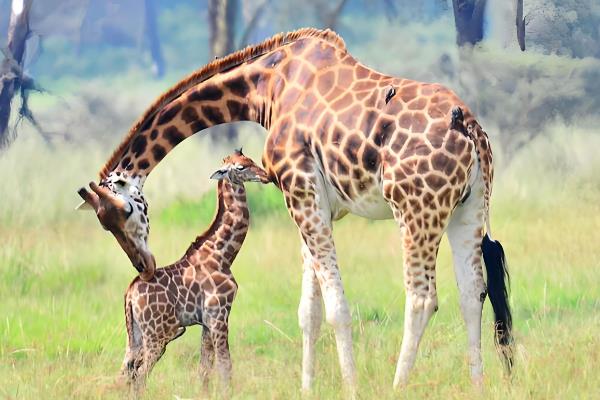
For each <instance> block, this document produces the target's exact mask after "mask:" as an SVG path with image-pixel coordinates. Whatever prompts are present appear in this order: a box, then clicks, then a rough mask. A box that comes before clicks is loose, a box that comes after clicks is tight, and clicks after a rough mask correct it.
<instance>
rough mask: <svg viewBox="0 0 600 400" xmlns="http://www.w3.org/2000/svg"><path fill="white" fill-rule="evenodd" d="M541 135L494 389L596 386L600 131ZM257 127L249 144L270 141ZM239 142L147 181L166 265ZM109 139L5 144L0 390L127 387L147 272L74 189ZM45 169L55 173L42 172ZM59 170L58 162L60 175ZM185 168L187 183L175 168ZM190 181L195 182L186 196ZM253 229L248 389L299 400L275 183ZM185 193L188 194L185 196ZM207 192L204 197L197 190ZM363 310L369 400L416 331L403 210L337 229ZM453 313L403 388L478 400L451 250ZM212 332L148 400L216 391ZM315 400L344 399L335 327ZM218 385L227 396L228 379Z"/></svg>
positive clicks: (512, 246)
mask: <svg viewBox="0 0 600 400" xmlns="http://www.w3.org/2000/svg"><path fill="white" fill-rule="evenodd" d="M568 129H569V128H568V127H565V126H558V127H556V129H555V132H554V134H552V132H551V133H550V134H549V137H545V138H538V139H537V140H536V141H535V142H534V143H532V144H531V145H530V146H529V147H528V148H525V149H523V150H522V151H521V152H519V153H518V155H517V156H515V157H514V158H512V161H511V162H510V163H508V164H506V165H504V166H503V167H501V168H500V169H501V171H500V172H499V173H498V174H497V178H496V186H495V189H494V198H493V203H492V227H493V230H494V235H495V236H496V237H497V238H499V239H501V240H502V243H503V245H504V248H505V250H506V253H507V256H508V260H509V264H510V273H511V277H512V294H511V300H512V305H513V307H514V321H515V336H516V343H517V355H516V368H515V371H514V377H513V379H512V381H511V382H508V381H507V380H506V379H504V378H503V374H502V368H501V363H500V361H499V360H498V358H497V355H496V353H495V351H494V346H493V340H492V323H493V322H492V312H491V306H490V305H489V302H487V301H486V305H485V307H484V326H483V355H484V365H485V374H486V383H485V389H484V391H483V397H484V398H492V399H496V398H498V399H500V398H502V399H506V398H535V399H541V398H543V399H548V398H556V399H558V398H560V399H564V398H597V396H598V393H599V381H598V368H599V367H600V361H598V360H599V359H600V339H599V336H598V331H599V329H600V313H599V311H600V300H599V297H600V296H599V295H600V268H599V264H600V249H599V247H598V243H599V240H600V236H599V235H600V234H599V231H598V227H599V226H600V202H599V201H598V200H599V199H600V179H599V178H598V174H599V173H600V163H599V162H598V161H599V160H598V158H597V157H596V150H595V149H597V148H598V146H599V145H600V142H599V141H598V138H597V136H596V135H595V134H593V128H592V127H590V128H589V129H585V128H581V129H579V130H577V131H572V132H570V133H569V136H568V139H565V135H563V134H561V133H562V132H563V131H564V130H568ZM258 137H259V135H249V136H248V137H247V138H246V139H245V140H244V141H245V142H250V145H249V146H247V149H248V150H247V152H248V153H249V154H251V155H253V156H254V157H258V156H259V155H260V143H261V141H260V140H259V139H258ZM229 151H230V149H229V146H223V145H216V144H214V143H213V142H212V141H211V139H210V138H209V137H203V138H200V139H196V138H195V139H192V140H190V141H189V143H188V142H186V143H185V144H183V145H182V146H181V148H178V149H177V150H176V151H174V154H173V155H170V156H169V157H168V158H167V161H165V163H164V165H163V166H161V167H160V168H158V169H157V170H156V172H155V173H154V174H153V175H152V177H151V178H150V179H149V181H148V183H147V184H146V187H147V196H148V198H149V201H150V204H151V205H152V207H151V210H150V212H151V221H152V230H151V242H150V244H151V248H152V249H153V251H154V252H155V255H156V257H157V260H158V262H159V264H166V263H168V262H171V261H173V260H175V259H177V258H178V257H179V256H180V255H181V254H182V253H183V251H184V250H185V248H186V247H187V245H188V244H189V242H191V241H192V239H193V238H194V237H195V235H197V234H198V233H200V232H201V231H202V230H203V229H204V228H205V227H206V225H207V223H208V221H209V220H210V218H211V217H212V213H213V211H214V203H213V201H214V193H213V190H214V182H212V181H209V180H208V176H209V174H210V173H211V172H212V170H214V169H215V168H217V167H218V165H219V160H220V157H222V156H224V155H226V154H227V153H228V152H229ZM103 157H105V152H103V151H99V150H97V149H94V148H93V147H92V146H89V147H87V148H83V149H82V148H81V147H77V148H75V147H69V146H68V145H67V146H65V147H63V148H61V149H58V150H50V149H47V148H46V147H44V146H42V145H41V144H40V143H37V141H36V140H35V139H32V138H31V136H29V138H28V139H21V140H18V141H17V142H16V143H15V144H14V146H13V148H11V150H10V152H8V153H7V154H5V155H4V156H3V157H2V158H0V180H1V181H2V185H1V186H0V199H1V203H0V204H1V208H0V222H1V223H0V243H2V245H1V246H0V294H1V296H0V299H1V301H0V316H1V318H0V397H3V398H14V399H37V398H49V399H50V398H52V399H55V398H102V399H105V398H109V399H110V398H122V397H123V396H124V394H125V391H124V389H123V387H122V386H119V385H117V384H115V377H116V375H117V373H118V370H119V367H120V363H121V360H122V357H123V354H124V344H125V328H124V319H123V293H124V290H125V288H126V287H127V285H128V283H129V281H130V280H131V279H132V278H133V276H134V275H135V271H134V270H133V268H132V267H131V266H130V264H129V262H128V260H127V258H126V257H125V256H124V254H123V253H122V252H121V251H120V249H119V248H118V247H117V244H116V242H115V240H114V239H113V238H112V236H110V235H109V234H108V233H106V232H104V231H103V230H102V229H101V228H100V226H99V224H98V222H97V220H96V218H95V217H94V216H93V215H92V214H91V213H83V212H75V211H74V210H73V207H74V206H75V205H76V204H77V203H78V202H79V199H78V198H77V195H76V193H75V190H76V189H77V188H78V185H83V184H84V183H86V182H87V181H89V180H90V179H91V178H92V177H93V176H95V172H96V169H97V168H98V166H99V165H101V164H102V161H103ZM42 171H44V173H42ZM48 171H52V173H49V172H48ZM175 176H177V177H178V178H177V181H174V177H175ZM177 182H186V184H185V185H184V186H186V187H188V190H189V191H191V192H192V193H193V192H194V191H197V192H198V193H201V192H203V191H208V192H207V193H208V194H207V195H205V196H204V197H201V196H200V195H197V196H196V197H194V196H185V195H182V194H181V193H179V192H175V188H176V186H177ZM250 190H251V204H250V207H251V218H252V221H251V229H250V232H249V234H248V237H247V239H246V242H245V244H244V246H243V248H242V250H241V252H240V254H239V257H238V258H237V260H236V263H235V265H234V273H235V276H236V279H237V280H238V283H239V285H240V290H239V294H238V297H237V298H236V301H235V303H234V307H233V313H232V316H231V336H230V344H231V351H232V357H233V361H234V380H233V393H234V396H233V397H234V398H244V399H245V398H257V399H263V398H273V399H281V398H299V397H300V391H299V384H300V365H301V343H302V340H301V332H300V330H299V328H298V327H297V318H296V309H297V304H298V300H299V295H300V281H301V259H300V255H299V238H298V235H297V233H296V229H295V227H294V226H293V223H292V222H291V220H289V219H288V218H287V216H286V215H285V209H284V205H283V201H282V199H281V198H280V194H279V192H278V191H277V189H275V188H274V187H268V188H259V187H258V186H255V187H251V188H250ZM174 193H177V194H174ZM199 199H200V200H199ZM335 239H336V241H337V248H338V254H339V260H340V265H341V268H342V277H343V280H344V284H345V288H346V293H347V297H348V299H349V302H350V304H351V308H352V316H353V335H354V350H355V356H356V361H357V367H358V374H359V383H360V387H359V393H360V395H361V398H393V397H398V393H394V392H393V391H392V390H391V383H392V378H393V373H394V368H395V362H396V358H397V355H398V352H399V349H400V341H401V338H402V332H403V324H402V321H403V303H404V293H403V287H402V272H401V271H402V269H401V263H402V261H401V259H402V254H401V250H400V240H399V233H398V230H397V229H396V226H395V224H394V223H393V222H392V221H380V222H371V221H367V220H364V219H360V218H356V217H347V218H345V219H344V220H342V221H340V222H338V223H337V224H336V225H335ZM437 273H438V280H437V282H438V292H439V303H440V309H439V311H438V313H437V314H435V316H434V317H433V319H432V321H431V323H430V325H429V327H428V329H427V331H426V334H425V336H424V339H423V341H422V345H421V348H420V351H419V356H418V359H417V363H416V366H415V369H414V374H413V375H412V378H411V380H410V385H409V386H408V387H407V388H406V390H405V391H404V392H402V393H401V394H400V396H401V397H406V398H426V397H427V398H431V397H432V396H433V397H434V398H471V397H477V396H478V393H477V392H475V391H474V390H473V389H472V388H471V386H470V380H469V374H468V365H467V360H466V354H465V349H466V334H465V329H464V326H463V322H462V319H461V315H460V312H459V307H458V296H457V289H456V284H455V281H454V276H453V271H452V265H451V258H450V252H449V247H448V244H447V242H446V240H445V239H444V241H443V243H442V248H441V250H440V254H439V259H438V266H437ZM200 333H201V332H200V329H199V328H198V327H194V328H191V329H189V330H188V332H187V333H186V334H185V335H184V336H183V337H182V338H181V339H178V340H177V341H175V342H173V343H172V344H170V345H169V346H168V349H167V352H166V354H165V356H164V357H163V359H162V360H161V361H160V362H159V363H158V365H157V367H156V368H155V370H154V372H153V374H152V375H151V378H150V380H149V385H148V390H147V394H148V398H175V396H178V397H182V398H190V397H201V396H203V394H202V392H201V390H200V385H199V381H198V379H197V364H198V360H199V344H200ZM318 353H319V354H318V364H317V371H318V372H317V374H318V381H317V386H316V391H315V397H316V398H336V397H338V396H339V393H340V376H339V368H338V362H337V355H336V350H335V340H334V336H333V332H332V330H331V328H330V327H328V326H326V325H325V324H324V326H323V329H322V333H321V337H320V339H319V341H318ZM214 390H215V389H214V388H213V392H212V396H213V397H214V398H219V397H220V396H219V393H218V392H216V391H214Z"/></svg>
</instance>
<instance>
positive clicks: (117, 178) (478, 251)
mask: <svg viewBox="0 0 600 400" xmlns="http://www.w3.org/2000/svg"><path fill="white" fill-rule="evenodd" d="M242 120H245V121H254V122H257V123H259V124H260V125H262V126H263V127H264V128H265V129H266V130H267V131H268V135H267V140H266V145H265V149H264V155H263V165H264V167H265V169H266V170H267V171H268V173H269V176H270V178H271V179H272V180H273V182H275V183H276V184H277V185H278V186H279V188H280V189H281V190H282V192H283V194H284V197H285V201H286V204H287V207H288V210H289V213H290V215H291V217H292V218H293V220H294V221H295V223H296V225H297V226H298V229H299V231H300V235H301V238H302V241H303V244H302V256H303V259H304V273H303V279H302V296H301V300H300V306H299V309H298V315H299V322H300V327H301V329H302V331H303V360H302V388H303V389H309V388H310V387H311V385H312V382H313V380H314V358H315V342H316V340H317V337H318V333H319V329H320V325H321V320H322V306H321V298H322V299H323V301H324V304H325V315H326V320H327V321H328V322H329V323H330V324H331V325H332V326H333V328H334V330H335V336H336V342H337V348H338V355H339V361H340V365H341V371H342V377H343V379H344V380H345V382H346V383H347V385H348V386H349V387H351V388H352V387H354V385H355V366H354V361H353V355H352V337H351V316H350V310H349V308H348V304H347V302H346V299H345V297H344V290H343V287H342V282H341V278H340V272H339V269H338V265H337V256H336V250H335V246H334V242H333V235H332V221H333V220H336V219H339V218H341V217H343V216H344V215H345V214H346V213H348V212H352V213H354V214H357V215H361V216H363V217H367V218H371V219H386V218H394V219H395V220H396V222H397V223H398V225H399V226H400V227H401V230H402V232H403V251H404V283H405V289H406V307H405V315H404V319H405V320H404V337H403V340H402V349H401V352H400V357H399V359H398V365H397V368H396V374H395V378H394V386H398V385H399V384H404V383H406V381H407V379H408V374H409V371H410V369H411V368H412V366H413V364H414V360H415V356H416V352H417V347H418V345H419V341H420V339H421V336H422V334H423V332H424V330H425V327H426V325H427V323H428V321H429V319H430V317H431V315H432V314H433V312H434V311H435V310H436V309H437V295H436V284H435V263H436V256H437V251H438V247H439V243H440V240H441V238H442V235H443V233H444V232H445V231H446V232H447V233H448V237H449V240H450V245H451V247H452V252H453V257H454V264H455V272H456V278H457V282H458V288H459V291H460V305H461V310H462V313H463V317H464V319H465V322H466V326H467V332H468V346H469V364H470V368H471V376H472V379H473V381H474V382H481V379H482V374H483V367H482V361H481V353H480V348H481V311H482V304H483V302H484V300H485V297H486V284H485V282H484V277H483V271H482V266H481V256H482V253H483V258H484V261H485V264H486V269H487V277H488V279H487V290H489V294H490V299H491V302H492V306H493V308H494V312H495V320H496V328H495V332H496V341H497V344H498V345H499V348H500V350H501V353H502V354H503V356H504V360H505V364H506V366H507V367H508V368H509V369H510V367H511V365H512V356H511V342H512V339H511V314H510V309H509V307H508V299H507V293H506V283H505V279H506V270H505V267H504V253H503V250H502V247H501V246H500V244H499V243H498V242H496V241H493V240H492V239H491V237H490V236H491V235H490V226H489V225H490V224H489V200H490V193H491V188H492V176H493V170H492V153H491V149H490V144H489V141H488V138H487V135H486V134H485V132H484V131H483V130H482V129H481V127H480V126H479V124H478V123H477V122H476V121H475V119H474V117H473V115H472V114H471V112H470V111H469V110H468V108H467V107H466V106H465V105H464V104H463V103H462V102H461V100H460V99H459V98H458V97H457V96H456V95H455V94H454V93H453V92H451V91H450V90H448V89H446V88H444V87H443V86H440V85H437V84H429V83H421V82H415V81H411V80H408V79H398V78H394V77H390V76H386V75H383V74H380V73H378V72H376V71H373V70H372V69H369V68H368V67H366V66H364V65H363V64H361V63H359V62H358V61H356V59H354V58H353V57H352V56H351V55H350V54H349V53H348V51H347V50H346V47H345V45H344V42H343V40H342V39H341V38H340V37H339V36H337V35H336V34H335V33H333V32H331V31H329V30H325V31H321V30H316V29H309V28H307V29H301V30H298V31H295V32H291V33H287V34H279V35H276V36H274V37H272V38H270V39H268V40H266V41H264V42H263V43H260V44H258V45H256V46H252V47H248V48H246V49H244V50H241V51H239V52H236V53H233V54H231V55H229V56H226V57H224V58H221V59H218V60H215V61H213V62H211V63H210V64H208V65H206V66H205V67H203V68H201V69H200V70H198V71H197V72H195V73H193V74H192V75H190V76H188V77H187V78H185V79H183V80H182V81H180V82H179V83H177V84H176V85H175V86H174V87H173V88H171V89H170V90H168V91H167V92H166V93H165V94H163V95H162V96H161V97H160V98H158V99H157V100H156V101H155V102H154V103H153V104H152V105H151V106H150V108H149V109H148V110H147V111H146V112H145V113H144V114H143V115H142V117H141V118H140V119H139V120H138V121H137V122H136V123H135V125H134V126H133V127H132V128H131V130H130V131H129V134H128V135H127V136H126V138H125V140H124V141H123V142H122V143H121V144H120V145H119V147H118V148H117V149H116V151H115V152H114V154H113V155H112V157H111V158H110V159H109V160H108V162H107V163H106V165H105V166H104V168H103V169H102V170H101V171H100V187H98V186H97V185H96V184H93V183H92V184H90V185H91V187H92V189H93V190H94V192H95V193H96V195H97V196H96V201H97V202H99V207H98V208H97V209H98V212H97V215H98V218H99V220H100V222H101V223H102V225H103V226H104V227H105V228H106V229H108V230H110V231H111V232H112V233H113V234H114V235H115V237H116V238H117V240H118V241H119V244H120V245H121V246H122V247H123V249H124V251H125V252H126V253H127V255H128V256H129V257H130V259H131V261H132V263H133V264H134V266H135V267H136V268H138V270H140V271H141V272H142V278H144V276H149V275H151V274H152V272H153V270H154V268H155V262H154V257H153V256H152V254H151V252H150V251H149V249H148V246H147V236H148V231H149V228H148V219H147V215H146V211H147V207H146V203H145V200H144V198H143V194H142V186H143V184H144V181H145V179H146V177H147V176H148V174H149V173H150V172H151V171H152V169H153V168H154V167H155V166H156V165H157V164H158V163H159V162H160V161H161V160H162V159H163V158H164V157H165V155H166V154H167V153H168V152H169V151H170V150H171V149H173V148H174V147H175V146H176V145H177V144H179V143H180V142H181V141H182V140H184V139H185V138H187V137H189V136H191V135H193V134H195V133H197V132H200V131H203V130H204V129H206V128H208V127H211V126H214V125H218V124H222V123H226V122H232V121H242ZM484 225H486V229H487V235H486V236H485V237H484V236H483V230H484Z"/></svg>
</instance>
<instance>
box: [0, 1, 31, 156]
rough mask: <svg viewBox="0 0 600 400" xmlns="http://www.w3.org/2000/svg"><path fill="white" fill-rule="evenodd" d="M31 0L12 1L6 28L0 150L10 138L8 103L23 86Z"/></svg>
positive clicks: (0, 89)
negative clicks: (6, 39) (6, 42)
mask: <svg viewBox="0 0 600 400" xmlns="http://www.w3.org/2000/svg"><path fill="white" fill-rule="evenodd" d="M32 2H33V0H13V1H12V7H11V14H10V23H9V26H8V44H7V48H6V50H5V54H4V60H3V61H2V65H1V66H0V149H1V148H3V147H5V146H7V145H8V143H9V141H10V139H11V138H10V137H9V134H8V122H9V119H10V103H11V100H12V98H13V96H14V95H15V93H17V92H18V91H19V89H20V88H21V85H22V84H23V69H22V68H23V55H24V54H25V42H26V41H27V38H28V37H29V33H30V31H29V10H30V9H31V3H32Z"/></svg>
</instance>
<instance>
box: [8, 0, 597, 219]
mask: <svg viewBox="0 0 600 400" xmlns="http://www.w3.org/2000/svg"><path fill="white" fill-rule="evenodd" d="M19 9H21V10H22V12H21V13H19V14H15V12H14V11H15V10H17V11H18V10H19ZM0 10H1V13H0V35H2V36H1V37H0V43H7V44H8V46H5V47H4V50H3V53H4V61H3V64H2V70H1V71H2V72H1V75H2V77H3V78H2V79H3V80H2V82H3V83H2V85H3V88H2V93H1V96H0V147H2V148H3V150H2V152H1V153H0V162H4V163H9V164H10V163H12V161H7V158H8V159H10V158H11V157H16V158H21V157H22V156H21V155H20V152H21V150H20V148H21V147H27V148H31V146H33V144H32V143H34V142H35V143H36V145H35V146H38V145H39V150H40V151H41V152H46V151H48V152H50V151H51V150H58V151H59V152H60V151H61V150H64V149H68V150H67V151H68V152H69V155H74V153H79V154H85V158H86V159H90V157H94V156H96V155H101V156H100V159H98V160H95V161H99V162H98V164H97V165H98V167H99V166H100V165H101V163H102V161H101V159H102V158H105V157H106V156H107V155H108V154H110V153H111V150H112V149H113V148H114V147H115V146H116V145H117V144H118V143H119V142H120V139H121V138H122V137H123V136H124V134H125V133H126V132H127V131H128V129H129V127H130V125H131V124H132V123H133V121H135V120H136V118H137V117H138V115H139V114H140V113H141V112H142V111H143V110H144V109H145V108H146V107H147V106H148V105H149V104H150V103H151V101H152V99H153V98H154V97H156V96H158V95H160V94H161V93H162V92H163V91H164V90H166V89H167V88H168V87H170V86H171V85H172V84H174V83H175V82H177V81H178V80H179V79H181V78H183V77H184V76H185V75H187V74H189V73H190V72H192V71H194V70H195V69H197V68H199V67H200V66H202V65H204V64H205V63H207V62H208V61H210V60H212V59H213V58H214V57H219V56H222V55H224V54H228V53H230V52H232V51H235V50H237V49H240V48H242V47H244V46H246V45H248V44H252V43H256V42H259V41H261V40H264V39H265V38H267V37H269V36H271V35H272V34H274V33H277V32H280V31H289V30H293V29H297V28H299V27H303V26H316V27H321V28H325V27H328V28H332V29H334V30H336V31H337V32H338V33H339V34H340V35H341V36H342V37H343V38H344V40H345V41H346V44H347V46H348V48H349V51H350V52H351V53H352V54H353V55H354V56H355V57H357V58H358V59H359V60H360V61H362V62H363V63H365V64H367V65H369V66H371V67H373V68H375V69H377V70H380V71H382V72H384V73H387V74H391V75H396V76H401V77H407V78H411V79H415V80H422V81H433V82H439V83H442V84H445V85H447V86H448V87H450V88H451V89H453V90H454V91H456V92H457V93H458V95H459V96H460V97H462V98H463V100H464V101H465V102H466V103H467V104H469V106H470V107H471V108H472V109H473V110H474V111H475V113H476V114H477V116H478V118H479V119H480V120H481V123H482V125H483V126H484V128H485V129H486V131H487V132H488V133H489V134H490V135H491V136H492V139H493V141H494V148H495V150H496V153H497V154H499V157H498V158H499V160H500V161H499V162H500V163H501V165H504V164H502V163H505V162H506V165H508V164H509V162H510V161H511V160H514V159H515V158H518V153H519V150H522V149H523V147H524V146H527V145H528V144H530V143H531V142H532V141H534V140H535V141H540V142H545V141H548V140H550V141H552V140H563V139H567V140H578V139H577V138H578V134H586V133H590V132H592V133H593V131H595V130H596V129H595V128H596V127H597V126H598V118H599V116H598V110H599V109H600V59H599V57H600V29H599V28H598V27H599V26H600V3H598V2H597V1H594V0H564V1H563V0H561V1H559V0H526V1H524V2H523V1H521V0H515V1H505V0H487V1H486V0H455V1H450V0H423V1H405V0H329V1H326V0H306V1H302V2H298V1H288V0H277V1H276V0H176V1H166V0H165V1H160V0H120V1H115V0H111V1H105V0H87V1H86V0H44V1H35V0H0ZM11 18H13V22H14V23H13V24H12V25H11V24H10V20H11ZM11 100H12V103H11ZM240 131H243V132H244V134H240ZM261 132H262V131H261V130H260V128H257V127H255V126H253V125H251V124H248V125H245V124H243V123H242V124H236V125H234V126H233V127H232V126H228V127H216V128H213V130H212V131H211V132H210V133H209V134H208V135H207V136H208V137H209V138H210V140H209V142H210V143H212V142H217V143H218V144H224V143H227V142H231V144H232V145H241V144H246V142H252V141H253V140H255V141H258V142H259V143H258V144H257V146H258V148H260V146H261V143H260V142H261V141H262V140H263V139H262V138H263V137H264V134H263V133H261ZM557 135H558V136H560V139H557V137H556V136H557ZM17 138H19V139H17ZM200 140H206V139H200V138H193V139H192V140H190V142H195V143H198V141H200ZM586 140H587V139H586ZM591 140H597V138H596V137H595V135H594V138H593V139H591ZM25 142H27V145H25V144H24V143H25ZM207 143H208V142H207ZM246 145H247V144H246ZM190 146H194V145H193V144H188V143H186V145H185V146H182V147H190ZM11 147H14V149H12V150H11ZM203 147H204V148H207V147H210V146H203ZM228 147H231V146H228ZM559 147H560V148H561V149H560V151H573V149H565V148H564V146H559ZM37 150H38V147H36V151H37ZM177 151H183V150H180V149H179V148H178V149H177ZM583 151H585V150H583ZM11 153H16V155H13V156H11ZM44 154H45V153H44ZM572 156H573V154H565V157H564V159H565V160H564V161H560V163H559V164H556V163H554V160H553V159H552V160H553V161H552V163H551V165H549V167H550V168H553V169H559V170H562V169H564V168H567V171H568V169H569V168H570V167H572V165H571V163H575V164H576V165H575V166H576V167H580V165H579V163H580V161H581V162H583V161H584V160H582V159H581V157H583V158H585V156H583V155H578V156H577V157H576V159H573V157H572ZM69 158H70V157H68V158H67V159H65V158H64V157H61V162H68V159H69ZM183 158H185V157H177V159H178V160H181V159H183ZM550 158H552V157H550ZM189 161H190V160H185V163H183V164H184V165H186V169H191V168H195V167H193V164H189ZM547 161H549V160H545V162H547ZM565 163H566V164H567V165H565ZM166 164H170V163H166ZM98 167H94V168H98ZM171 167H172V168H176V165H175V164H173V165H172V166H171ZM171 167H169V168H171ZM545 167H546V166H544V167H543V168H545ZM163 169H166V168H160V169H159V170H163ZM157 175H158V174H157ZM88 176H89V177H90V178H91V175H88ZM192 176H193V175H192ZM152 179H159V178H154V176H153V178H152ZM195 181H198V179H195ZM173 185H174V186H176V187H177V188H175V187H173V188H172V190H174V191H176V192H177V191H179V188H180V187H181V186H182V185H178V184H177V183H176V182H173ZM199 185H200V183H199V182H196V183H194V182H192V184H191V185H190V186H188V187H187V188H186V189H185V190H188V189H189V190H192V191H194V192H193V194H194V195H196V194H197V193H198V190H201V187H200V186H201V185H200V186H199ZM167 186H169V185H168V184H167ZM150 190H151V188H150ZM161 191H162V192H165V188H164V187H162V188H161ZM166 192H168V193H171V190H166ZM184 194H185V193H184ZM8 209H10V207H2V211H0V212H7V211H8Z"/></svg>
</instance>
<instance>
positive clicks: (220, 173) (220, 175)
mask: <svg viewBox="0 0 600 400" xmlns="http://www.w3.org/2000/svg"><path fill="white" fill-rule="evenodd" d="M228 173H229V170H227V169H225V168H221V169H218V170H216V171H215V172H213V174H212V175H211V176H210V179H216V180H218V181H220V180H221V179H224V178H229V175H228Z"/></svg>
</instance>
